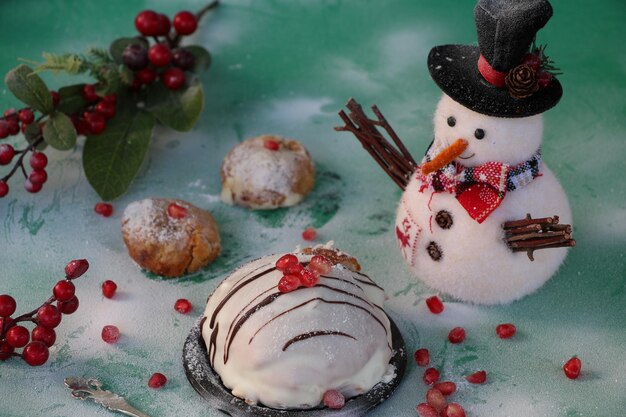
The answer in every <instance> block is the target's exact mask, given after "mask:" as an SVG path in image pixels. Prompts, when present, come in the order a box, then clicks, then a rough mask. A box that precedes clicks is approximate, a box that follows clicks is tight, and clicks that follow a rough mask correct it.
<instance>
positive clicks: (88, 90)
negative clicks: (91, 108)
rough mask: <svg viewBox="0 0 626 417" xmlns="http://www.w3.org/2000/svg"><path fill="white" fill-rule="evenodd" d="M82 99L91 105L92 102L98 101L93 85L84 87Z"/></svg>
mask: <svg viewBox="0 0 626 417" xmlns="http://www.w3.org/2000/svg"><path fill="white" fill-rule="evenodd" d="M83 98H84V99H85V101H87V102H89V103H93V102H94V101H97V100H98V95H97V94H96V87H95V86H94V85H93V84H85V86H84V87H83Z"/></svg>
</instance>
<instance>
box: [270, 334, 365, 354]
mask: <svg viewBox="0 0 626 417" xmlns="http://www.w3.org/2000/svg"><path fill="white" fill-rule="evenodd" d="M318 336H344V337H349V338H350V339H353V340H356V337H354V336H350V335H349V334H347V333H343V332H337V331H334V330H316V331H314V332H308V333H302V334H299V335H297V336H296V337H294V338H293V339H291V340H289V341H288V342H287V343H285V346H283V352H284V351H286V350H287V348H288V347H289V346H291V345H293V344H294V343H297V342H301V341H303V340H307V339H310V338H312V337H318Z"/></svg>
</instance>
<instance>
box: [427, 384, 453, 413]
mask: <svg viewBox="0 0 626 417" xmlns="http://www.w3.org/2000/svg"><path fill="white" fill-rule="evenodd" d="M426 402H427V403H428V405H430V406H431V407H432V408H434V409H435V410H437V412H438V413H441V411H442V410H443V409H444V408H445V407H446V405H448V402H447V401H446V397H444V396H443V394H442V393H441V391H439V390H438V389H434V388H431V389H429V390H428V391H427V392H426Z"/></svg>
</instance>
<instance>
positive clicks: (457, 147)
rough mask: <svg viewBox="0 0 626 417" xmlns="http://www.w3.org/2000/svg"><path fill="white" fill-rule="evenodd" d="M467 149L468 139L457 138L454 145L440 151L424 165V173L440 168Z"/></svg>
mask: <svg viewBox="0 0 626 417" xmlns="http://www.w3.org/2000/svg"><path fill="white" fill-rule="evenodd" d="M465 149H467V141H466V140H465V139H457V140H455V141H454V142H453V143H452V145H450V146H448V147H447V148H446V149H444V150H443V151H441V152H439V154H438V155H437V156H435V157H434V158H433V160H432V161H430V162H426V163H425V164H424V165H422V174H424V175H428V174H430V173H431V172H435V171H438V170H440V169H441V168H443V167H445V166H446V165H448V164H449V163H450V162H452V161H454V160H455V159H456V158H457V157H459V155H461V154H462V153H463V152H465Z"/></svg>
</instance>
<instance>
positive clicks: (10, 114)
mask: <svg viewBox="0 0 626 417" xmlns="http://www.w3.org/2000/svg"><path fill="white" fill-rule="evenodd" d="M3 116H4V117H5V119H7V120H9V119H16V120H17V118H18V117H17V112H16V111H15V109H6V110H5V111H4V113H3Z"/></svg>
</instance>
